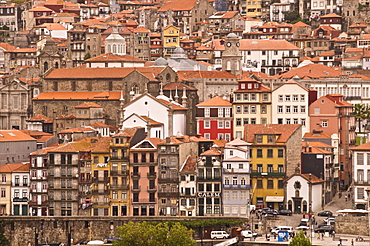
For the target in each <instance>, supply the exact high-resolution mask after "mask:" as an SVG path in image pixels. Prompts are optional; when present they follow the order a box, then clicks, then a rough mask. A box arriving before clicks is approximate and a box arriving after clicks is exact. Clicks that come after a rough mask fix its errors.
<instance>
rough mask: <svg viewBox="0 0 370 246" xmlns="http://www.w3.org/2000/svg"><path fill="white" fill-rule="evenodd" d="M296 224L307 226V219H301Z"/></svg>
mask: <svg viewBox="0 0 370 246" xmlns="http://www.w3.org/2000/svg"><path fill="white" fill-rule="evenodd" d="M298 226H308V219H301V222H299V225H298Z"/></svg>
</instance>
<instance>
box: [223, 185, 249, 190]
mask: <svg viewBox="0 0 370 246" xmlns="http://www.w3.org/2000/svg"><path fill="white" fill-rule="evenodd" d="M222 187H223V188H225V189H251V188H252V186H251V185H242V184H237V185H233V184H228V185H227V184H224V185H222Z"/></svg>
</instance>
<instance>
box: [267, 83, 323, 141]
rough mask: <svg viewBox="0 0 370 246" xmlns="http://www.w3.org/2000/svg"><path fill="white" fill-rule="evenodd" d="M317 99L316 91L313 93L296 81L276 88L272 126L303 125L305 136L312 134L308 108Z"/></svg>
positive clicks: (273, 94)
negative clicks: (308, 133) (307, 133)
mask: <svg viewBox="0 0 370 246" xmlns="http://www.w3.org/2000/svg"><path fill="white" fill-rule="evenodd" d="M316 97H317V92H316V91H311V90H309V89H307V88H306V87H304V86H302V85H301V84H300V83H298V82H296V81H294V80H289V81H287V82H285V83H284V84H282V85H280V86H279V87H277V88H275V89H274V90H273V91H272V99H271V101H272V102H274V103H273V104H274V106H273V107H272V108H271V120H272V124H301V125H302V134H303V135H304V134H305V133H306V132H310V117H308V107H309V105H310V104H311V103H312V102H313V101H315V100H316V99H317V98H316ZM303 135H302V136H303Z"/></svg>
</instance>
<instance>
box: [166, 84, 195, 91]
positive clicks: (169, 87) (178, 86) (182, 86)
mask: <svg viewBox="0 0 370 246" xmlns="http://www.w3.org/2000/svg"><path fill="white" fill-rule="evenodd" d="M176 89H178V90H183V89H186V90H187V91H196V90H197V89H195V88H194V87H191V86H189V85H186V84H183V83H178V82H171V83H167V84H165V85H164V86H163V90H176Z"/></svg>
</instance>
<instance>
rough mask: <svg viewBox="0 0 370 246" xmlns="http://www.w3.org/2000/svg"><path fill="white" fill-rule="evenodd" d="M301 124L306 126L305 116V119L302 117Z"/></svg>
mask: <svg viewBox="0 0 370 246" xmlns="http://www.w3.org/2000/svg"><path fill="white" fill-rule="evenodd" d="M301 125H302V126H306V119H304V118H303V119H301Z"/></svg>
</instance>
